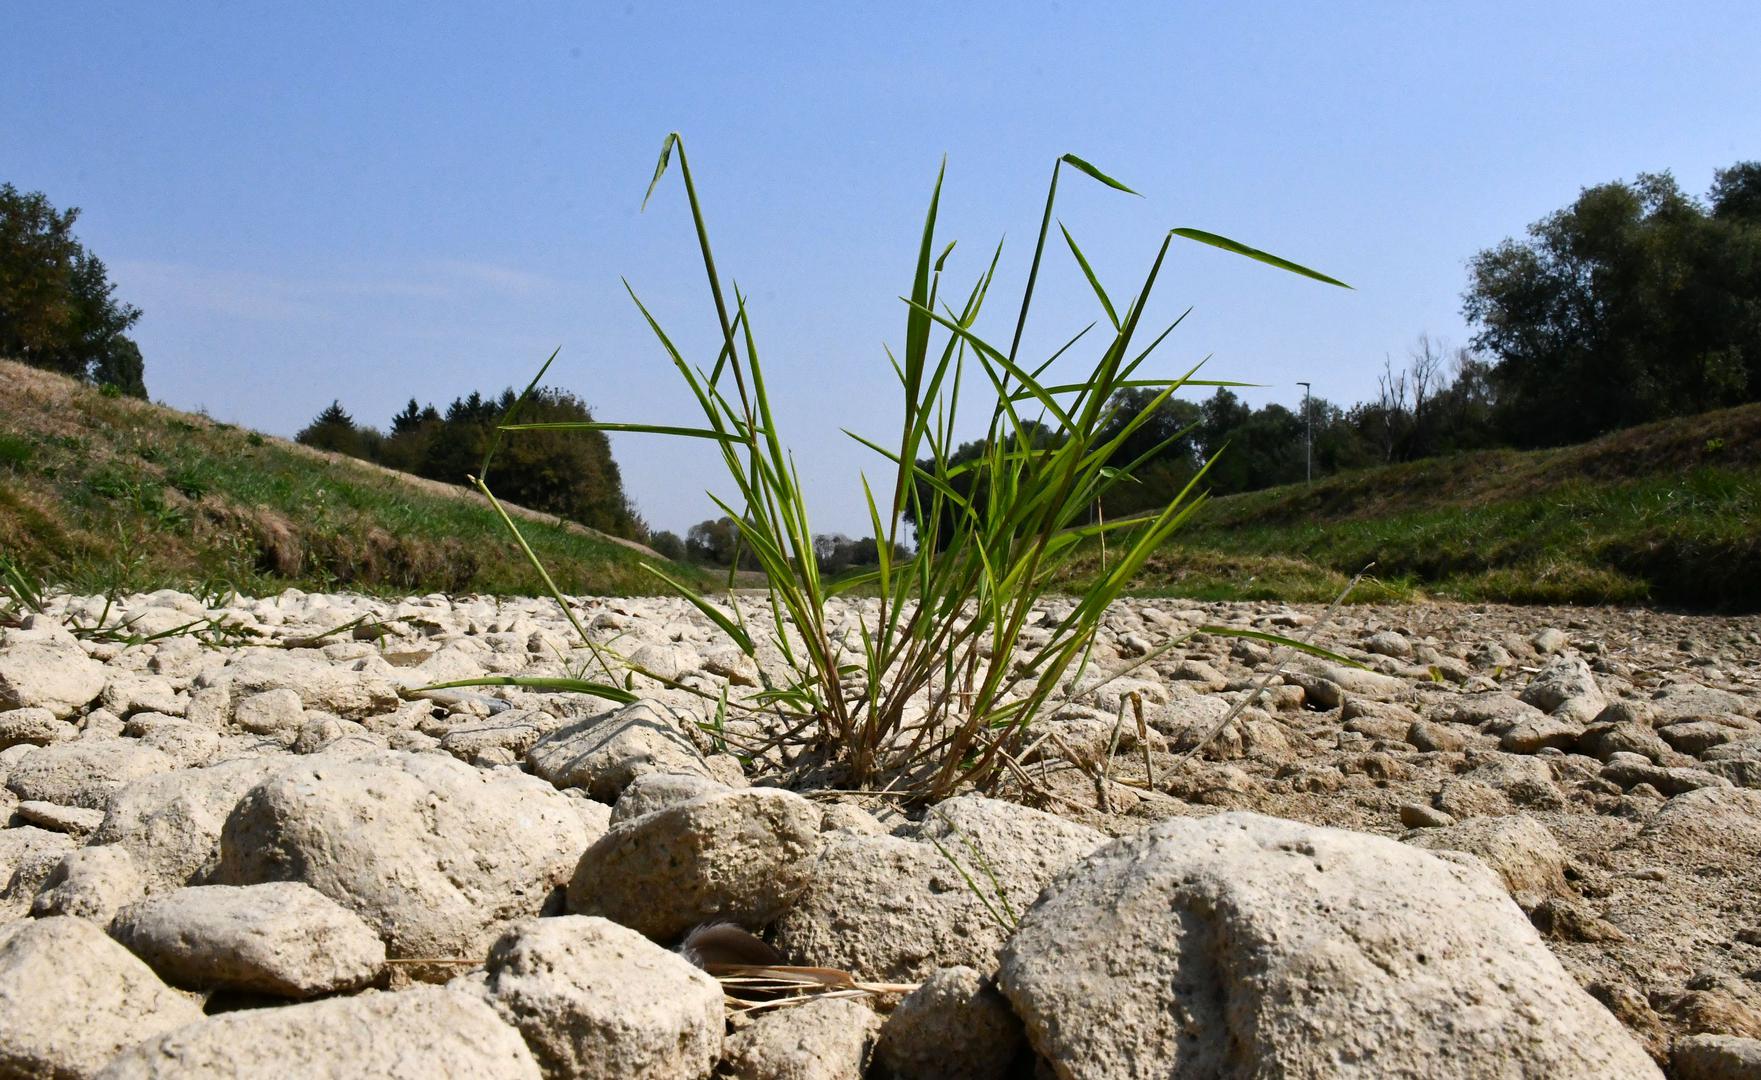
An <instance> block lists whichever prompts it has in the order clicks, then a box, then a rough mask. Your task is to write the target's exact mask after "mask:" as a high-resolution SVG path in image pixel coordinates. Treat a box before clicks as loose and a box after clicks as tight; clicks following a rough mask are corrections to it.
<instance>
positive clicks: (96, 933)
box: [0, 916, 202, 1078]
mask: <svg viewBox="0 0 1761 1080" xmlns="http://www.w3.org/2000/svg"><path fill="white" fill-rule="evenodd" d="M201 1018H202V1009H201V1007H200V1006H199V1005H197V1004H196V1003H195V1001H194V1000H193V999H191V998H188V997H185V996H184V995H182V994H180V993H178V992H177V991H175V990H173V989H171V988H170V987H169V986H166V985H165V984H164V983H162V982H160V981H159V976H157V975H155V974H153V972H152V971H151V970H150V969H149V968H148V967H147V965H145V964H143V963H141V962H140V961H139V960H137V959H135V958H134V957H133V956H132V955H130V954H129V951H128V950H127V949H125V948H123V947H122V946H121V945H118V944H117V943H116V942H114V941H111V940H110V939H109V938H108V937H106V936H105V934H104V931H102V930H100V929H98V928H97V927H96V926H94V925H93V924H91V923H89V922H87V921H86V920H84V919H79V918H73V917H71V916H59V917H56V918H51V919H37V920H35V921H33V922H29V923H25V924H23V925H20V926H17V927H7V928H6V929H4V930H0V1076H4V1077H39V1076H42V1077H56V1078H62V1077H86V1076H91V1075H93V1074H94V1073H96V1072H97V1071H98V1070H99V1069H101V1068H103V1067H104V1063H105V1062H106V1061H109V1060H110V1059H111V1058H112V1057H114V1056H115V1055H116V1054H117V1052H118V1051H120V1050H122V1049H123V1048H125V1047H128V1046H132V1045H133V1044H135V1043H137V1042H139V1041H140V1040H142V1039H150V1038H152V1037H153V1036H155V1035H157V1034H159V1033H160V1032H163V1031H169V1030H171V1029H173V1028H177V1027H181V1026H183V1025H184V1024H188V1023H193V1022H194V1021H197V1020H200V1019H201Z"/></svg>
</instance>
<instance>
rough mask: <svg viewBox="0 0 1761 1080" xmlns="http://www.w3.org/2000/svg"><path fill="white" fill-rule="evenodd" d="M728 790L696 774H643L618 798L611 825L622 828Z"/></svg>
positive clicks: (612, 810)
mask: <svg viewBox="0 0 1761 1080" xmlns="http://www.w3.org/2000/svg"><path fill="white" fill-rule="evenodd" d="M727 790H729V788H728V787H727V786H726V785H724V784H721V783H719V782H717V781H715V780H711V779H710V778H709V777H707V776H699V775H698V774H696V773H644V774H643V775H641V776H638V777H636V779H634V780H632V781H630V786H629V787H626V788H625V789H624V790H623V793H622V794H620V795H619V796H618V801H617V803H616V805H614V806H613V807H612V808H611V824H613V825H621V824H623V823H624V822H626V821H629V820H631V819H632V818H639V817H641V816H642V815H644V814H652V813H654V812H655V811H656V810H664V809H666V808H667V807H669V806H677V805H678V804H679V803H682V802H690V801H691V800H692V799H695V798H698V797H700V796H703V795H710V794H714V793H716V792H720V791H727Z"/></svg>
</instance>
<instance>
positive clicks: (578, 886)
mask: <svg viewBox="0 0 1761 1080" xmlns="http://www.w3.org/2000/svg"><path fill="white" fill-rule="evenodd" d="M819 822H820V811H819V810H818V809H817V808H816V807H814V805H813V804H812V803H810V802H808V801H807V800H806V799H803V798H802V797H801V796H799V795H796V794H794V793H793V792H789V791H783V790H781V789H778V788H750V789H747V790H745V791H734V792H728V793H727V794H711V795H707V796H704V797H702V798H698V799H693V800H691V801H688V802H684V803H679V804H677V805H674V806H670V807H667V808H665V809H662V810H658V811H656V812H654V813H652V814H645V815H643V816H641V817H637V818H633V819H630V820H628V821H625V822H623V823H621V824H619V825H617V826H615V827H613V828H612V829H610V830H609V831H608V832H606V834H605V835H604V836H602V837H600V838H599V840H598V841H597V842H595V843H594V844H593V846H592V847H590V848H588V849H587V851H586V853H585V854H583V855H582V856H581V860H580V863H579V864H578V865H577V866H576V868H575V873H574V877H573V878H572V879H571V880H570V882H569V891H568V908H569V910H570V911H572V912H576V913H578V914H584V915H603V916H605V917H607V918H609V919H612V920H613V921H615V922H618V923H621V924H622V925H624V926H627V927H630V928H631V929H633V930H636V931H638V932H640V933H643V934H647V935H648V936H649V937H652V938H657V939H669V938H675V937H678V936H679V935H681V934H683V933H684V932H685V931H687V930H689V929H691V928H692V927H693V926H696V925H698V924H700V923H705V922H711V921H720V920H727V921H732V922H736V923H739V924H740V925H742V926H745V927H747V928H748V929H751V930H760V929H763V928H764V926H766V925H767V924H769V923H770V922H771V921H772V920H774V919H775V918H776V917H777V916H779V915H781V914H782V913H783V912H784V911H785V910H786V909H787V908H788V906H789V904H790V903H791V902H792V901H793V900H794V899H795V897H797V896H799V895H800V893H801V891H802V890H803V889H805V888H806V887H807V882H808V878H809V877H810V876H811V874H812V872H813V863H814V859H815V857H816V856H817V855H818V853H819V844H820V840H819Z"/></svg>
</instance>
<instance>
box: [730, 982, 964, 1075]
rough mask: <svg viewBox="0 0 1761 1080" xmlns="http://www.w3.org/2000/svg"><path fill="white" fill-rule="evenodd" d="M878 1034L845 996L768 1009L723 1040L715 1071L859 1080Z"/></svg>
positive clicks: (875, 1022)
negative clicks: (723, 1049) (722, 1051)
mask: <svg viewBox="0 0 1761 1080" xmlns="http://www.w3.org/2000/svg"><path fill="white" fill-rule="evenodd" d="M879 1030H880V1017H878V1016H876V1015H875V1013H874V1010H873V1009H871V1008H869V1007H868V1005H867V1004H866V1003H864V1002H861V1001H853V1000H851V999H849V998H830V999H824V998H822V999H820V1000H818V1001H810V1002H808V1003H807V1004H805V1005H796V1006H792V1007H790V1008H786V1009H771V1010H769V1011H767V1012H761V1013H758V1014H757V1015H756V1016H754V1017H752V1019H751V1021H750V1022H749V1023H748V1024H747V1025H746V1026H745V1027H742V1028H740V1029H739V1030H737V1031H736V1032H735V1033H734V1034H733V1035H731V1036H730V1037H729V1038H728V1042H727V1052H726V1053H725V1054H724V1055H723V1058H722V1064H721V1069H720V1070H719V1072H720V1073H721V1075H724V1076H727V1077H729V1078H731V1080H862V1078H863V1077H864V1076H866V1075H868V1062H869V1059H870V1058H871V1057H872V1056H873V1052H874V1039H875V1034H876V1032H878V1031H879ZM941 1075H943V1076H946V1075H948V1074H946V1073H943V1074H941Z"/></svg>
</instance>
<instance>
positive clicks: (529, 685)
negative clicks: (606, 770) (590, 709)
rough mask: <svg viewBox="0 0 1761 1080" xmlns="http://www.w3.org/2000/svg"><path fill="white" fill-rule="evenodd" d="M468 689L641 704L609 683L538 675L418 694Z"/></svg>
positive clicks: (437, 686) (486, 679)
mask: <svg viewBox="0 0 1761 1080" xmlns="http://www.w3.org/2000/svg"><path fill="white" fill-rule="evenodd" d="M467 686H518V687H522V688H524V689H526V690H558V691H562V692H563V693H569V694H592V695H593V696H594V697H599V698H604V699H605V700H607V701H615V702H617V703H618V704H620V705H632V704H634V703H635V702H636V700H637V698H636V695H635V694H632V693H630V692H629V691H628V690H624V689H622V688H620V687H616V686H610V685H608V684H606V683H599V682H592V681H589V680H587V679H552V678H545V677H542V676H537V675H485V676H482V677H481V678H476V679H460V680H458V681H457V682H443V683H434V684H433V685H430V686H419V687H417V688H416V691H417V692H418V693H419V692H421V691H423V690H457V689H460V688H462V687H467Z"/></svg>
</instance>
